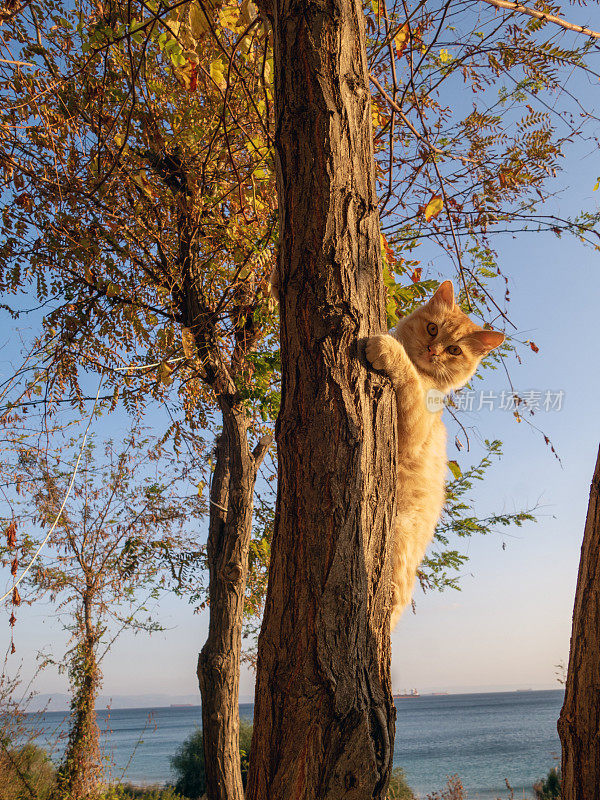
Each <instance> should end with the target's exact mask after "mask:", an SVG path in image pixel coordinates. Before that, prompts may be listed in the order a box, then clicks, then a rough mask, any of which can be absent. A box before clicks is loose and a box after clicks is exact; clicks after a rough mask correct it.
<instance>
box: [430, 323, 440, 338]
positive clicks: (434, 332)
mask: <svg viewBox="0 0 600 800" xmlns="http://www.w3.org/2000/svg"><path fill="white" fill-rule="evenodd" d="M437 332H438V326H437V325H436V324H435V322H429V323H428V325H427V333H428V334H429V335H430V336H437Z"/></svg>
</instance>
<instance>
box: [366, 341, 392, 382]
mask: <svg viewBox="0 0 600 800" xmlns="http://www.w3.org/2000/svg"><path fill="white" fill-rule="evenodd" d="M397 349H398V342H397V341H396V340H395V339H393V338H392V337H391V336H388V335H385V334H384V335H379V336H371V337H370V338H369V339H367V345H366V347H365V355H366V356H367V360H368V361H370V362H371V364H372V365H373V367H375V369H379V370H381V371H382V372H388V373H389V371H390V370H391V368H392V366H393V364H394V361H395V360H396V358H397V356H398V354H397Z"/></svg>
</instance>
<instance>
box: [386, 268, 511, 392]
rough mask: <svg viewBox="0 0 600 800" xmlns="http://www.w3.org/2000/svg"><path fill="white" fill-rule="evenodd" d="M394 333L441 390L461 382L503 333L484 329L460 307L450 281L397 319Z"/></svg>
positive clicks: (451, 387) (463, 382) (417, 366)
mask: <svg viewBox="0 0 600 800" xmlns="http://www.w3.org/2000/svg"><path fill="white" fill-rule="evenodd" d="M396 336H397V338H398V340H399V341H401V342H402V344H403V346H404V349H405V350H406V352H407V354H408V356H409V358H410V360H411V361H412V362H413V364H414V365H415V367H416V368H417V369H418V371H419V372H420V373H421V374H424V375H427V376H428V377H429V378H430V379H431V381H432V383H433V385H434V386H435V387H436V388H438V389H440V390H441V391H443V392H449V391H451V390H452V389H458V388H459V387H460V386H464V385H465V383H466V382H467V381H468V380H469V378H470V377H471V376H472V375H473V373H474V372H475V370H476V369H477V367H478V365H479V362H480V361H481V359H482V358H483V356H485V355H487V353H489V352H490V350H493V349H494V348H495V347H498V346H499V345H501V344H502V342H503V341H504V334H503V333H500V332H499V331H491V330H484V329H483V328H482V327H481V326H479V325H477V324H476V323H475V322H472V321H471V320H470V319H469V317H467V315H466V314H464V313H463V312H462V311H461V310H460V308H459V307H458V306H457V305H456V304H455V303H454V288H453V286H452V283H451V282H450V281H444V283H442V284H441V285H440V287H439V288H438V290H437V292H436V293H435V294H434V295H433V297H432V298H431V300H430V301H429V302H428V303H425V304H424V305H422V306H420V308H417V310H416V311H413V313H412V314H410V315H409V316H408V317H405V318H404V319H402V320H400V322H399V324H398V327H397V328H396Z"/></svg>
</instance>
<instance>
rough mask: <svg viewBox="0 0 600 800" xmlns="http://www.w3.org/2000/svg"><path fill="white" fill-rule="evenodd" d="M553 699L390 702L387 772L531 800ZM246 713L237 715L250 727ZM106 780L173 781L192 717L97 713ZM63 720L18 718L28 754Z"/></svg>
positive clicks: (195, 720)
mask: <svg viewBox="0 0 600 800" xmlns="http://www.w3.org/2000/svg"><path fill="white" fill-rule="evenodd" d="M562 700H563V692H562V690H549V691H521V692H487V693H481V694H442V695H421V696H419V697H410V698H406V699H396V701H395V703H396V709H397V712H398V713H397V720H396V741H395V747H394V766H397V767H402V768H403V769H404V770H405V772H406V776H407V778H408V783H409V785H410V786H411V787H412V789H413V790H414V791H415V793H416V794H417V795H418V797H419V798H425V797H426V796H427V795H428V794H430V793H433V792H435V791H440V790H441V789H443V788H444V786H445V785H446V782H447V779H448V777H450V776H453V775H458V776H459V777H460V779H461V780H462V783H463V786H464V787H465V789H466V793H467V797H468V798H469V800H497V799H498V798H499V799H500V800H508V798H509V797H510V792H509V789H508V788H507V785H506V781H508V783H509V784H510V786H511V787H512V789H513V790H514V795H513V797H514V799H515V800H521V798H533V796H534V795H533V791H532V785H533V783H534V781H536V780H539V778H541V777H543V776H545V775H546V774H547V772H548V770H549V769H550V768H551V767H553V766H558V765H559V763H560V762H559V758H560V744H559V740H558V735H557V732H556V721H557V719H558V714H559V712H560V708H561V705H562ZM252 714H253V706H252V705H251V704H246V705H241V706H240V716H241V717H242V718H243V719H246V720H248V721H252ZM98 720H99V723H100V728H101V730H102V746H103V750H104V754H105V758H106V765H107V774H108V775H109V776H110V778H111V779H112V780H113V781H129V782H131V783H134V784H138V785H148V784H165V783H168V782H169V781H172V780H173V775H172V772H171V766H170V758H171V756H172V755H173V754H174V753H175V751H176V750H177V748H178V747H179V746H180V745H181V743H182V742H183V741H184V739H185V738H186V737H187V736H189V735H190V733H192V731H194V730H195V728H196V727H197V726H199V725H200V723H201V717H200V707H199V706H191V707H177V706H175V707H169V708H130V709H115V710H111V711H107V710H104V711H98ZM66 724H67V715H66V714H65V713H64V712H57V711H54V712H44V713H40V714H30V715H28V725H31V726H32V728H35V730H36V732H37V742H38V744H40V745H42V746H44V747H46V749H47V750H48V751H49V752H50V754H51V756H52V757H53V759H55V760H58V759H59V758H60V755H61V751H62V749H63V747H64V733H65V730H66Z"/></svg>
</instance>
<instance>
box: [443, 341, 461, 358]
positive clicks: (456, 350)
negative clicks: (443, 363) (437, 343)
mask: <svg viewBox="0 0 600 800" xmlns="http://www.w3.org/2000/svg"><path fill="white" fill-rule="evenodd" d="M446 350H447V351H448V353H450V355H451V356H459V355H460V354H461V353H462V350H461V349H460V347H459V346H458V345H457V344H451V345H449V346H448V347H447V348H446Z"/></svg>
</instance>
